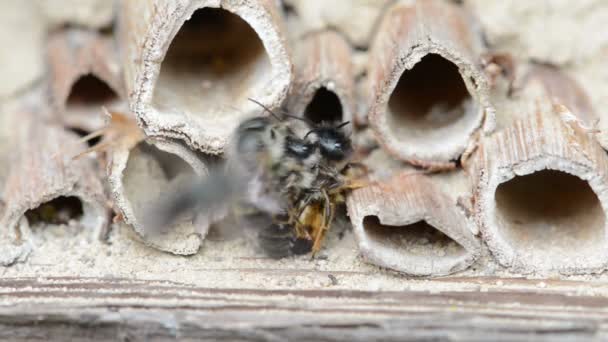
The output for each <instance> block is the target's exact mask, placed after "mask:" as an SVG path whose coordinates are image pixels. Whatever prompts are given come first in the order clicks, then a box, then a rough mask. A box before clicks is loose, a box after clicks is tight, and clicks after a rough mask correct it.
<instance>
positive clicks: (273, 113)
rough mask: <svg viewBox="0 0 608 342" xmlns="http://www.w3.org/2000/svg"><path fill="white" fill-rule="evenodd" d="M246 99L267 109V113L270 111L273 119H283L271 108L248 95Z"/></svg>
mask: <svg viewBox="0 0 608 342" xmlns="http://www.w3.org/2000/svg"><path fill="white" fill-rule="evenodd" d="M247 100H249V101H251V102H253V103H255V104H257V105H258V106H260V107H262V108H264V110H265V111H267V112H268V113H270V115H272V116H273V117H274V118H275V119H277V120H279V121H283V119H281V118H280V117H279V116H278V115H277V114H276V113H275V112H273V111H272V110H270V108H268V107H266V106H265V105H263V104H262V103H260V102H259V101H256V100H254V99H252V98H250V97H248V98H247Z"/></svg>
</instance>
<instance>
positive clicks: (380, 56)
mask: <svg viewBox="0 0 608 342" xmlns="http://www.w3.org/2000/svg"><path fill="white" fill-rule="evenodd" d="M474 23H475V22H474V20H473V19H472V18H471V17H470V16H468V15H467V13H466V12H464V10H463V9H462V8H460V7H458V6H457V5H455V4H452V3H450V2H448V1H438V0H425V1H416V2H414V3H412V2H398V3H397V4H395V5H394V6H392V7H391V8H390V9H388V11H387V13H386V14H385V16H384V18H383V19H382V22H381V24H380V27H379V29H378V31H377V33H376V35H375V39H374V41H373V43H372V45H371V48H370V57H369V62H368V63H369V65H368V81H367V82H368V88H367V91H366V93H367V94H368V96H369V100H368V103H369V112H368V116H369V121H370V123H371V126H372V128H373V129H374V130H375V132H376V136H377V138H378V140H379V141H380V143H381V144H382V146H383V147H384V148H385V149H387V150H388V151H389V152H390V153H391V154H392V155H394V156H395V157H396V158H399V159H401V160H404V161H410V162H415V163H416V164H420V165H423V166H424V165H432V164H434V163H445V162H448V161H451V160H455V159H457V158H458V157H459V156H460V154H462V153H463V151H464V150H465V148H466V146H467V145H468V143H469V140H470V138H471V136H472V135H473V134H474V132H475V131H476V130H477V129H479V128H480V127H482V126H483V127H484V129H485V130H486V131H490V130H492V129H493V126H494V109H493V107H492V105H491V104H490V101H489V96H488V81H487V79H486V76H485V75H484V74H483V72H482V70H481V68H480V56H481V54H482V53H483V44H482V39H481V33H480V32H479V31H478V29H477V26H476V25H475V24H474Z"/></svg>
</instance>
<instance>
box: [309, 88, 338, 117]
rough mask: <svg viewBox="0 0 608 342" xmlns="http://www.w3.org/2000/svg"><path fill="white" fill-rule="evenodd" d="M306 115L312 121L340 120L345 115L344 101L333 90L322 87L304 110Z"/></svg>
mask: <svg viewBox="0 0 608 342" xmlns="http://www.w3.org/2000/svg"><path fill="white" fill-rule="evenodd" d="M304 116H305V117H306V118H308V119H310V120H311V121H312V122H315V123H320V122H322V121H326V122H340V121H342V117H343V110H342V103H341V102H340V98H339V97H338V95H336V93H334V92H333V91H331V90H329V89H327V88H325V87H321V88H319V89H318V90H317V91H316V92H315V95H314V96H313V98H312V100H311V101H310V103H309V104H308V105H307V106H306V109H305V110H304Z"/></svg>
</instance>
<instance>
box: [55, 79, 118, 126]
mask: <svg viewBox="0 0 608 342" xmlns="http://www.w3.org/2000/svg"><path fill="white" fill-rule="evenodd" d="M121 105H122V101H121V99H120V97H119V96H118V94H117V93H116V92H115V91H114V90H113V89H112V88H111V87H110V86H109V85H108V84H107V83H106V82H104V81H103V80H101V79H100V78H98V77H96V76H95V75H93V74H86V75H83V76H81V77H80V78H78V80H76V82H74V84H73V85H72V87H71V88H70V93H69V95H68V96H67V99H66V100H65V110H64V113H63V120H64V121H65V123H66V125H68V126H71V127H72V128H74V129H80V130H83V131H86V132H87V133H90V132H91V131H94V130H96V129H99V128H101V127H102V126H103V117H102V115H100V114H101V108H102V107H106V108H117V107H120V106H121ZM76 133H78V132H76Z"/></svg>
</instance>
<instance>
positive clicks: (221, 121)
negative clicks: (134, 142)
mask: <svg viewBox="0 0 608 342" xmlns="http://www.w3.org/2000/svg"><path fill="white" fill-rule="evenodd" d="M276 5H277V2H276V1H274V0H247V1H241V0H229V1H218V0H204V1H202V0H197V1H195V0H180V1H174V0H136V1H123V2H122V8H121V11H120V15H119V16H120V18H119V28H120V41H121V50H122V60H123V63H124V65H125V77H126V85H127V91H128V93H129V101H130V106H131V109H132V111H133V112H135V113H136V115H137V118H138V120H139V123H140V124H141V126H142V127H143V128H144V129H145V131H146V133H147V134H148V135H150V136H164V137H169V138H176V139H182V140H184V141H185V142H186V143H187V144H188V145H189V146H190V147H192V148H194V149H198V150H202V151H203V152H207V153H213V154H217V153H220V152H221V151H222V149H223V147H224V144H225V143H226V141H227V139H228V137H229V135H230V134H231V133H232V130H233V129H234V128H235V127H236V125H238V123H239V122H240V121H241V120H242V119H243V118H244V117H246V116H250V115H252V114H254V113H255V114H258V113H260V108H259V107H258V106H257V105H256V104H254V103H252V102H250V101H249V100H248V98H254V99H256V100H258V101H259V102H262V103H264V104H265V105H267V106H269V107H271V108H276V107H278V106H280V104H281V103H282V101H283V100H284V98H285V96H286V95H287V91H288V87H289V86H290V84H291V82H292V77H293V76H292V65H291V56H290V53H289V51H288V50H287V48H286V44H285V33H284V28H283V23H282V18H281V16H280V12H279V11H278V8H277V7H276ZM189 18H190V19H189ZM194 42H196V43H194Z"/></svg>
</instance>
